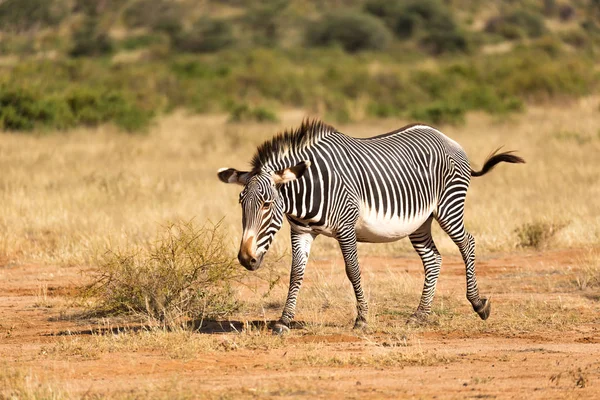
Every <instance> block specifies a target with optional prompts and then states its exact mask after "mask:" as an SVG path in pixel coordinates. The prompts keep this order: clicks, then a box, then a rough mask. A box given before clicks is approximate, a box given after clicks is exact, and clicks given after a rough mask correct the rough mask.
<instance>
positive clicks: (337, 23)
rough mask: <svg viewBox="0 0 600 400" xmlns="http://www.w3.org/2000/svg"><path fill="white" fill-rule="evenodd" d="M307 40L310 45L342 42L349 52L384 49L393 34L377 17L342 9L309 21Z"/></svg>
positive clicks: (339, 43) (338, 43) (327, 44)
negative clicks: (318, 19) (310, 22)
mask: <svg viewBox="0 0 600 400" xmlns="http://www.w3.org/2000/svg"><path fill="white" fill-rule="evenodd" d="M305 38H306V39H305V40H306V42H307V44H308V45H310V46H314V47H323V46H331V45H336V44H337V45H339V46H341V47H342V48H343V49H344V50H346V51H347V52H350V53H354V52H358V51H362V50H381V49H384V48H386V47H387V46H388V44H389V42H390V40H391V35H390V32H389V30H388V29H387V28H386V26H385V25H384V24H383V23H382V22H381V21H380V20H379V19H377V18H375V17H372V16H370V15H367V14H363V13H356V12H340V13H338V14H328V15H325V16H324V17H323V18H322V19H321V20H320V21H317V22H315V23H313V24H309V27H308V29H307V31H306V35H305Z"/></svg>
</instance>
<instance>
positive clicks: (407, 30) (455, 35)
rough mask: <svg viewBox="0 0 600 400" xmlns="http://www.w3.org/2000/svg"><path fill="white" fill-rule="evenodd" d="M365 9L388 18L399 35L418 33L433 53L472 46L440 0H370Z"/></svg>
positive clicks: (390, 24)
mask: <svg viewBox="0 0 600 400" xmlns="http://www.w3.org/2000/svg"><path fill="white" fill-rule="evenodd" d="M365 11H367V12H368V13H370V14H372V15H375V16H377V17H379V18H381V19H382V20H383V21H385V23H386V24H387V26H388V27H389V28H390V29H391V30H392V31H393V32H394V33H395V34H396V36H398V37H399V38H402V39H406V38H411V37H414V36H416V35H417V34H418V35H419V36H420V39H419V43H420V45H421V46H422V47H423V48H424V49H425V50H426V51H428V52H430V53H432V54H441V53H445V52H467V51H468V50H469V47H470V46H469V40H468V37H467V36H466V34H465V33H464V32H462V30H460V29H459V26H458V24H457V23H456V21H455V19H454V16H453V15H452V12H451V11H450V9H449V8H448V7H447V6H446V5H444V4H443V3H442V2H440V1H439V0H410V1H406V2H393V1H385V0H371V1H369V2H367V3H366V4H365Z"/></svg>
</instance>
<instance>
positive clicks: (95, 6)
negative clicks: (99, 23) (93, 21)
mask: <svg viewBox="0 0 600 400" xmlns="http://www.w3.org/2000/svg"><path fill="white" fill-rule="evenodd" d="M125 3H126V2H125V1H123V0H101V1H98V0H75V1H74V4H73V11H74V12H78V13H83V14H85V15H88V16H93V17H98V16H100V15H102V14H106V13H108V12H118V11H119V10H120V9H121V8H122V7H123V5H124V4H125Z"/></svg>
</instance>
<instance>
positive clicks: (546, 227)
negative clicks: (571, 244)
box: [515, 221, 566, 249]
mask: <svg viewBox="0 0 600 400" xmlns="http://www.w3.org/2000/svg"><path fill="white" fill-rule="evenodd" d="M565 225H566V224H562V223H554V222H543V221H535V222H531V223H526V224H523V225H521V226H520V227H518V228H517V229H515V232H516V234H517V236H518V238H519V243H518V246H519V247H530V248H534V249H541V248H543V247H545V246H546V245H548V243H549V242H550V240H551V239H552V238H553V237H554V236H555V235H556V233H557V232H558V231H560V230H561V229H562V228H564V227H565Z"/></svg>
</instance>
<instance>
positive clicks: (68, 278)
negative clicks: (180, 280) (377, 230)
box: [0, 250, 600, 399]
mask: <svg viewBox="0 0 600 400" xmlns="http://www.w3.org/2000/svg"><path fill="white" fill-rule="evenodd" d="M580 254H581V251H580V250H564V251H547V252H543V253H522V254H505V255H495V256H493V257H487V258H480V260H479V263H478V277H479V281H480V289H481V291H482V293H483V294H486V295H489V294H492V295H493V307H492V315H491V317H490V320H488V321H478V320H477V321H474V320H473V318H471V317H472V315H471V314H472V310H470V308H469V305H468V303H467V302H466V300H464V296H463V294H462V290H464V289H463V288H464V266H463V264H462V262H461V260H460V258H458V257H449V258H448V257H446V258H445V260H444V267H443V271H442V275H441V277H440V284H439V287H438V298H437V299H436V301H439V297H440V296H441V297H442V298H443V297H444V296H446V297H447V298H456V302H457V303H460V304H461V305H460V307H458V311H457V312H458V313H460V314H461V315H460V316H457V317H455V318H457V319H459V320H460V319H461V318H463V319H465V318H466V317H463V316H462V313H464V314H465V315H468V316H469V319H468V320H467V319H465V321H467V322H468V323H465V327H464V328H461V326H460V324H455V325H452V327H451V328H444V327H441V328H440V327H439V326H436V325H431V326H427V325H426V326H424V327H419V328H418V329H415V330H414V331H403V330H402V329H404V328H398V327H400V326H401V325H403V324H404V321H405V318H404V317H403V316H397V317H394V316H392V317H385V316H381V317H379V320H378V322H377V324H376V326H375V327H374V328H373V329H372V330H371V331H367V332H366V333H365V332H354V331H352V330H351V326H350V324H349V323H348V324H347V325H345V324H343V323H340V324H338V326H333V327H330V328H324V329H321V330H319V331H318V332H314V331H312V332H311V331H310V330H308V331H307V330H306V329H303V328H302V327H301V326H300V325H301V324H299V327H298V328H297V329H293V330H292V332H291V333H290V334H289V335H288V336H286V337H284V338H282V339H272V338H271V337H270V336H268V335H269V334H268V331H267V329H266V328H265V329H263V331H262V333H261V334H262V335H264V336H265V337H264V340H263V341H262V342H260V343H258V344H255V345H252V346H250V345H239V346H238V345H236V344H235V343H236V337H238V336H239V335H242V333H239V332H238V331H242V330H243V329H244V327H245V326H246V327H247V326H248V324H247V322H246V321H242V320H234V321H218V322H216V321H213V322H206V323H205V324H204V325H203V326H202V328H201V329H200V330H199V331H198V332H196V333H194V335H197V336H198V337H200V339H203V338H204V337H206V338H207V340H211V341H212V343H214V342H215V340H216V343H219V342H222V344H223V346H222V348H219V347H218V346H217V348H216V349H214V348H212V349H207V350H206V351H199V352H198V353H196V354H192V355H188V356H185V357H180V358H178V357H174V356H173V353H172V352H171V351H169V350H168V349H165V350H161V349H160V348H158V347H154V348H146V347H144V346H140V347H135V348H130V349H128V348H124V349H121V350H120V351H104V350H102V349H99V350H98V351H93V349H94V346H95V345H96V344H97V343H100V342H99V341H98V340H97V339H98V337H100V336H102V335H119V334H133V333H132V331H131V330H130V331H129V332H128V333H118V330H119V328H120V327H119V325H118V324H116V323H114V322H113V323H112V325H110V326H108V327H107V328H106V329H99V328H98V325H97V321H96V322H94V324H96V325H94V324H93V323H91V322H90V321H89V320H81V319H77V318H73V317H72V315H71V314H69V313H71V312H72V311H69V310H70V309H67V308H65V306H64V305H65V304H67V303H68V302H69V301H70V299H71V298H72V296H73V294H74V293H75V292H76V288H77V286H79V285H80V284H81V283H82V282H84V280H85V279H84V278H85V276H86V272H85V271H83V272H82V271H80V269H78V268H76V267H53V266H40V265H18V264H6V265H2V263H0V265H1V266H0V360H1V361H0V369H2V368H4V369H5V371H15V370H18V371H24V373H26V374H28V375H31V376H35V377H37V379H38V380H39V381H40V382H50V383H51V384H52V385H53V386H54V387H56V388H58V389H59V390H61V391H63V392H65V393H67V395H68V396H69V397H75V398H80V397H89V396H109V397H130V398H131V397H133V398H146V397H164V398H172V397H185V398H195V397H200V398H204V397H209V398H221V397H223V398H240V397H242V398H254V397H272V398H297V397H306V398H342V397H343V398H516V399H522V398H525V397H527V398H530V399H548V398H578V399H579V398H599V397H600V394H599V393H600V312H599V311H600V300H599V298H600V293H599V292H598V290H595V291H594V290H590V289H586V290H581V288H577V287H576V286H575V285H574V284H573V283H572V281H573V279H574V278H573V275H572V274H570V272H569V271H571V270H572V268H573V265H574V261H573V260H575V259H577V258H578V257H579V256H580ZM332 263H336V265H337V264H340V261H339V260H317V261H315V262H314V263H312V264H311V265H310V266H309V268H311V269H312V270H313V271H314V270H317V269H319V268H331V265H332ZM363 265H364V266H365V267H364V269H365V281H366V282H365V285H369V284H371V285H372V284H374V282H375V281H374V279H375V278H373V277H377V276H378V274H379V275H381V274H380V273H381V272H383V271H388V270H398V271H402V272H407V273H408V274H409V275H410V276H414V278H415V279H416V280H420V279H421V276H422V270H421V267H420V264H419V263H418V262H417V261H416V260H415V258H413V257H410V258H408V257H407V258H403V257H399V258H389V257H367V258H365V259H364V260H363ZM337 266H338V267H341V265H337ZM308 275H309V276H307V279H306V283H305V285H304V287H303V289H302V292H301V299H302V298H303V297H302V296H303V295H304V296H307V295H308V293H309V290H310V287H311V285H314V284H315V281H316V279H318V277H317V276H316V275H315V274H314V273H313V274H312V275H311V274H308ZM340 276H343V271H340ZM340 279H341V278H340ZM373 290H374V291H375V290H376V289H373ZM531 299H536V300H539V301H541V303H536V304H544V302H546V301H547V302H549V303H552V304H555V303H556V302H560V304H563V305H564V310H565V311H561V309H560V308H558V309H557V310H558V311H556V313H555V314H560V313H561V312H564V313H568V312H572V311H573V310H576V312H577V313H578V314H579V315H580V318H578V319H576V320H573V321H571V322H569V321H567V322H565V323H562V324H556V323H554V324H553V323H546V322H545V321H538V322H536V324H533V325H532V323H531V321H530V320H531V319H532V318H533V319H535V316H532V314H531V310H529V312H528V313H525V312H524V313H523V315H522V316H521V315H518V312H516V314H515V311H514V310H518V306H517V307H516V308H515V306H514V305H515V304H517V305H518V304H520V303H521V302H522V303H523V304H525V303H526V302H528V301H530V300H531ZM509 304H510V305H511V306H510V307H512V308H510V309H509V308H508V307H509V306H508V305H509ZM411 306H412V305H411ZM414 306H416V304H414ZM65 310H66V311H65ZM511 310H512V311H511ZM534 311H535V310H534ZM278 312H279V310H273V311H272V312H268V313H267V314H268V316H269V317H270V318H276V316H277V314H278ZM540 313H542V311H540ZM311 315H312V314H311ZM249 318H250V319H252V318H254V319H261V316H258V315H256V316H249ZM298 318H299V319H300V320H301V322H302V321H304V322H306V323H310V321H308V320H307V319H308V318H309V316H306V315H304V316H303V315H301V314H300V313H299V315H298ZM452 318H453V317H449V319H452ZM502 318H513V319H514V320H515V325H514V327H512V328H510V329H509V328H506V326H508V325H498V326H497V327H496V328H493V329H492V328H490V329H486V328H485V327H486V324H490V323H493V321H494V319H502ZM520 318H522V319H523V320H522V321H521V320H520ZM543 318H549V319H552V318H560V315H556V316H555V315H554V314H547V313H546V314H543ZM350 321H351V320H350V319H349V320H348V322H350ZM265 322H266V323H267V324H268V321H265ZM521 322H522V323H523V324H524V325H526V324H529V325H527V326H528V328H523V329H519V324H520V323H521ZM496 323H499V322H496ZM474 326H475V327H476V328H473V327H474ZM259 331H260V328H259ZM398 332H409V334H406V333H404V334H399V333H398ZM74 341H76V342H74ZM61 343H62V344H65V346H66V347H64V348H65V350H64V352H61V348H62V347H61ZM73 343H79V345H81V346H82V347H81V348H82V350H81V351H76V349H75V350H74V348H75V345H74V344H73ZM86 344H87V345H86ZM181 345H182V346H185V343H182V344H181ZM86 346H87V347H86ZM90 349H91V350H90ZM403 354H406V357H407V358H406V359H405V360H404V361H402V360H398V359H397V358H395V357H396V356H398V355H403ZM1 397H2V396H0V398H1Z"/></svg>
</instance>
